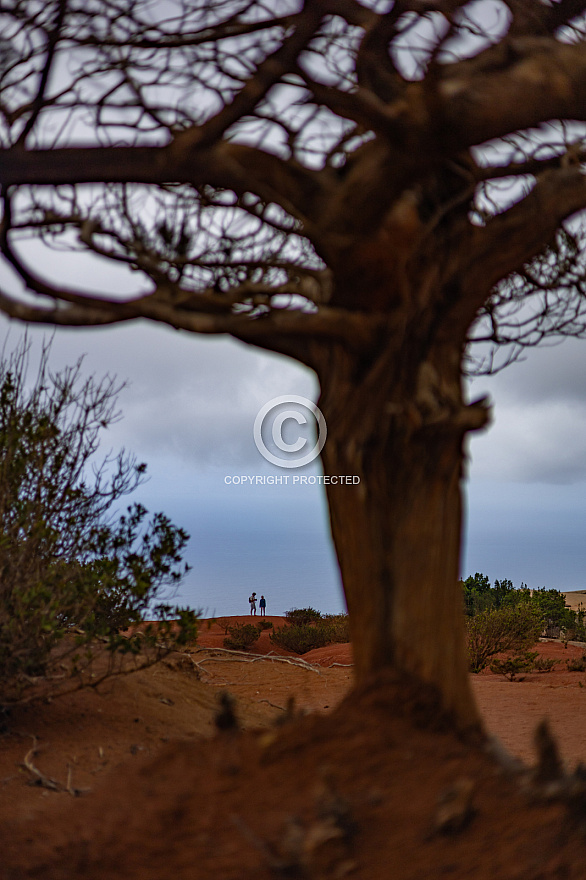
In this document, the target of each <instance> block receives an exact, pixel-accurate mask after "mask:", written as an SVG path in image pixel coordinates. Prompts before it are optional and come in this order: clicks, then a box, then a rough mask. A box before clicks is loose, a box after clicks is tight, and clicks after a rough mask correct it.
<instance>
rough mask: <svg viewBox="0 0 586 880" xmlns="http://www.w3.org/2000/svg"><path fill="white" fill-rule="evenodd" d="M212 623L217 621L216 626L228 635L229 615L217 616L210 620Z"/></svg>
mask: <svg viewBox="0 0 586 880" xmlns="http://www.w3.org/2000/svg"><path fill="white" fill-rule="evenodd" d="M212 623H217V624H218V626H219V627H220V628H221V629H223V630H224V635H225V636H227V635H228V630H229V629H230V618H229V617H217V618H216V620H214V621H212Z"/></svg>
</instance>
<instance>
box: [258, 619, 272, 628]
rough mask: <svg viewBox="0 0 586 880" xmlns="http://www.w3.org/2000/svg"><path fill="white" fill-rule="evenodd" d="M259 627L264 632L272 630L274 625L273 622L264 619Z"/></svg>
mask: <svg viewBox="0 0 586 880" xmlns="http://www.w3.org/2000/svg"><path fill="white" fill-rule="evenodd" d="M258 627H259V628H260V629H261V630H263V629H272V628H273V623H272V621H271V620H262V619H261V620H259V621H258Z"/></svg>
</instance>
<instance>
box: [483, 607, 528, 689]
mask: <svg viewBox="0 0 586 880" xmlns="http://www.w3.org/2000/svg"><path fill="white" fill-rule="evenodd" d="M540 632H541V621H540V617H539V613H538V612H537V611H536V610H535V609H533V608H531V607H530V606H529V605H527V604H522V605H519V606H518V607H516V608H514V607H507V606H504V607H502V608H497V609H494V610H492V611H482V612H481V613H480V614H477V615H476V616H475V617H473V618H471V619H470V620H469V622H468V657H469V662H470V670H471V671H472V672H481V670H483V669H484V668H485V667H486V666H487V665H488V662H489V660H490V658H491V657H494V655H495V654H501V653H503V652H504V651H515V652H521V651H525V650H528V649H529V648H530V647H531V646H532V645H534V644H535V642H536V641H537V639H538V638H539V633H540Z"/></svg>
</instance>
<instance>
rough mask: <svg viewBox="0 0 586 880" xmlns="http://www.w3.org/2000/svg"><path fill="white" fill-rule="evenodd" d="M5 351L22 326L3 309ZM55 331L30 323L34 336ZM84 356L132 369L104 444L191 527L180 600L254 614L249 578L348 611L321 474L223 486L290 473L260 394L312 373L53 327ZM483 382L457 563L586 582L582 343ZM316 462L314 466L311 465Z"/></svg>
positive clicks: (69, 358)
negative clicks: (263, 432)
mask: <svg viewBox="0 0 586 880" xmlns="http://www.w3.org/2000/svg"><path fill="white" fill-rule="evenodd" d="M0 321H1V326H0V333H1V334H2V338H4V337H5V336H6V334H9V336H8V347H9V348H10V347H12V346H13V345H15V344H16V343H17V341H18V340H19V339H20V337H21V335H22V333H23V329H22V327H21V325H19V324H16V323H13V322H12V323H10V322H8V321H7V320H6V319H3V318H2V319H0ZM43 333H45V334H46V333H47V331H46V330H40V329H33V330H31V331H29V334H30V335H31V337H32V339H33V340H34V341H37V342H40V339H41V337H42V335H43ZM82 354H85V355H86V358H85V369H87V371H88V372H92V373H96V374H98V375H101V374H103V373H105V372H110V373H115V374H117V376H118V377H119V378H120V379H125V380H127V381H128V385H127V387H126V388H125V389H124V391H123V392H122V394H121V396H120V404H121V408H122V410H123V413H124V418H123V420H122V421H121V422H120V423H118V424H117V425H115V426H113V427H112V428H111V429H110V430H109V432H108V433H107V435H105V436H104V439H103V444H104V448H105V449H106V448H114V449H118V448H119V447H120V446H122V445H124V446H125V447H126V448H128V449H129V450H132V451H134V452H135V453H136V455H137V456H138V457H139V459H141V460H144V461H146V462H147V463H148V465H149V474H150V481H149V482H148V483H147V484H146V485H145V486H143V487H142V488H141V489H140V490H139V491H138V493H137V499H138V498H140V500H142V501H143V502H144V503H145V504H146V506H147V507H148V508H149V510H151V511H155V510H163V511H165V512H166V513H167V514H169V515H170V516H171V518H172V519H173V521H174V522H176V523H177V524H179V525H182V526H184V527H185V528H186V529H187V530H188V531H189V533H190V534H191V541H190V544H189V548H188V553H187V557H188V560H189V562H190V563H191V565H192V566H193V568H192V571H191V572H190V573H189V575H188V577H187V578H186V580H185V582H184V584H183V586H182V587H181V590H180V594H179V597H178V598H179V599H180V600H181V601H182V602H184V603H186V604H189V605H191V606H193V607H195V608H201V609H203V610H204V611H205V612H206V614H214V613H215V614H217V615H221V614H236V613H244V612H246V610H247V597H248V595H249V593H250V592H251V591H252V590H253V589H255V590H256V591H257V593H258V594H259V595H260V594H261V593H264V594H265V595H266V597H267V603H268V605H267V607H268V609H269V612H271V611H272V612H274V613H282V612H283V611H285V610H286V609H288V608H290V607H295V606H297V607H301V606H305V605H313V606H314V607H318V608H319V609H320V610H322V611H337V610H341V609H343V607H344V603H343V597H342V592H341V587H340V580H339V574H338V571H337V566H336V562H335V557H334V554H333V551H332V547H331V540H330V537H329V527H328V520H327V512H326V508H325V504H324V498H323V495H322V492H323V490H322V489H321V488H320V487H318V486H309V485H306V486H293V485H291V481H289V485H287V486H276V485H264V486H254V487H250V486H248V487H245V486H242V485H227V484H226V480H225V478H226V477H230V476H234V475H246V474H249V475H257V474H258V475H270V474H273V475H274V474H279V473H283V471H282V470H279V469H277V468H276V467H275V466H274V465H271V464H269V463H267V462H266V461H265V460H264V459H263V458H262V457H261V455H260V454H259V452H258V450H257V448H256V446H255V444H254V439H253V425H254V420H255V417H256V415H257V413H258V411H259V409H260V408H261V407H262V406H263V404H265V403H266V402H267V401H269V400H271V399H273V398H275V397H277V396H280V395H290V394H297V395H302V396H304V397H308V398H311V399H313V400H315V399H316V398H317V385H316V382H315V379H314V378H313V376H312V374H311V373H310V372H309V371H307V370H305V369H303V368H300V367H299V366H297V365H296V364H294V363H293V362H291V361H289V360H287V359H285V358H279V357H276V356H269V355H266V354H263V353H259V352H257V351H256V350H254V349H252V348H250V347H248V346H245V345H243V344H240V343H236V342H234V341H231V340H228V339H223V338H213V339H208V338H201V337H195V336H191V335H189V334H187V333H182V332H176V331H171V330H168V329H163V328H160V327H156V326H153V325H148V324H146V323H143V324H139V325H134V326H125V327H122V326H121V327H114V328H110V329H100V330H60V331H57V332H56V334H55V338H54V343H53V354H52V363H53V365H54V366H55V367H59V366H63V365H65V364H69V363H72V362H73V361H75V360H76V359H77V358H78V357H79V356H80V355H82ZM484 392H488V393H490V395H491V397H492V399H493V401H494V423H493V426H492V427H491V428H490V429H489V430H488V431H486V432H485V433H484V434H482V435H480V436H478V437H476V438H475V439H473V440H472V441H471V443H470V462H469V474H470V479H469V484H468V487H467V496H468V502H467V508H468V514H467V525H466V541H465V550H464V554H463V561H462V574H463V575H464V576H466V575H467V574H469V573H474V572H475V571H481V572H484V573H485V574H487V575H488V576H489V577H490V579H491V580H494V579H495V578H499V579H500V578H505V577H506V578H510V579H511V580H512V581H513V582H514V584H515V586H519V585H520V583H521V582H526V583H527V584H528V585H529V586H547V587H556V588H558V589H580V588H583V587H585V586H586V578H585V577H584V574H585V571H586V543H585V541H584V531H585V525H586V341H585V342H583V343H580V342H577V341H575V340H569V341H567V342H565V343H564V344H563V345H561V346H556V347H550V348H546V349H543V350H539V351H533V352H530V354H529V355H528V357H527V360H526V361H524V362H523V363H520V364H516V365H513V366H511V367H509V368H508V369H507V370H505V371H504V372H503V373H501V374H499V375H498V376H496V377H491V378H490V379H484V378H483V379H478V380H475V381H474V383H473V386H472V392H471V393H472V394H473V395H474V396H479V395H480V394H482V393H484ZM303 473H306V474H315V473H319V471H318V470H317V469H316V467H315V465H313V466H309V467H308V468H306V469H304V470H303Z"/></svg>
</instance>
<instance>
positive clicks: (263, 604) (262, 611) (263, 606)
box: [259, 596, 267, 617]
mask: <svg viewBox="0 0 586 880" xmlns="http://www.w3.org/2000/svg"><path fill="white" fill-rule="evenodd" d="M266 607H267V600H266V599H265V597H264V596H261V597H260V602H259V608H260V616H261V617H265V616H266V610H265V609H266Z"/></svg>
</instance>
